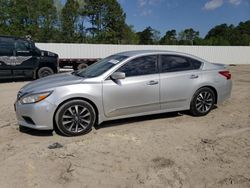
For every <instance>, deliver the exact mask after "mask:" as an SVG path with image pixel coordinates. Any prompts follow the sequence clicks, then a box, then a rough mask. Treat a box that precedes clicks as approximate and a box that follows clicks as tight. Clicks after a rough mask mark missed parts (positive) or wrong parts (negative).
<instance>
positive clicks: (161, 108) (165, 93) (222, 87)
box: [15, 51, 232, 129]
mask: <svg viewBox="0 0 250 188" xmlns="http://www.w3.org/2000/svg"><path fill="white" fill-rule="evenodd" d="M154 54H157V55H158V54H172V55H182V56H187V57H191V58H194V59H197V60H199V61H201V62H203V65H202V66H201V69H200V70H192V71H182V72H173V73H161V74H153V75H145V76H136V77H127V78H125V79H123V80H119V81H118V83H115V82H114V81H112V80H110V79H109V76H110V75H111V74H112V73H113V72H115V71H116V70H117V69H118V68H119V67H121V66H122V65H123V64H125V63H127V62H128V61H130V60H131V59H134V58H136V57H140V56H144V55H154ZM120 55H126V56H129V58H127V59H126V60H124V61H122V62H120V63H118V64H116V65H115V66H114V67H112V68H111V69H109V70H108V71H106V72H105V73H104V74H102V75H100V76H98V77H95V78H81V77H77V76H74V75H72V74H70V73H66V74H58V75H54V76H49V77H45V78H42V79H39V80H37V81H33V82H31V83H30V84H27V85H26V86H24V87H23V88H22V89H21V90H20V93H21V95H22V94H25V95H27V94H31V93H40V92H43V91H53V93H52V94H51V95H50V96H49V97H47V98H46V99H44V100H43V101H41V102H38V103H35V104H21V103H20V101H19V100H17V101H16V103H15V106H16V116H17V120H18V123H19V124H20V125H22V126H27V127H31V128H35V129H53V118H54V114H55V112H56V109H57V108H58V106H59V105H60V104H62V103H63V102H64V101H66V100H72V99H74V98H82V99H85V100H88V101H90V102H91V103H92V104H93V105H95V107H96V108H97V110H98V123H99V124H100V123H101V122H103V121H107V120H113V119H120V118H127V117H134V116H140V115H148V114H155V113H162V112H170V111H178V110H187V109H189V107H190V102H191V100H192V96H193V94H194V93H195V91H197V89H199V88H201V87H203V86H211V87H213V88H215V89H216V91H217V93H218V100H217V103H220V102H223V101H224V100H226V99H227V98H229V97H230V94H231V87H232V82H231V80H226V79H225V78H224V77H222V76H221V75H219V74H218V71H219V70H224V67H223V66H220V65H215V64H211V63H209V62H207V61H205V60H202V59H200V58H197V57H194V56H192V55H189V54H184V53H177V52H166V51H131V52H124V53H120ZM197 76H198V77H197ZM194 77H195V78H194ZM150 81H155V82H158V84H150ZM22 116H28V117H31V118H32V120H33V121H34V122H35V124H36V125H32V124H28V123H27V122H25V121H24V119H23V118H22Z"/></svg>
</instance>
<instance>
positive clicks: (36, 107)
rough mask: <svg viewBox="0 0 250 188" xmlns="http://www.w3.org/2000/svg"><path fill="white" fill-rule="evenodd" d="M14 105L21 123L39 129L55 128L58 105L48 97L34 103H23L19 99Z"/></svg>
mask: <svg viewBox="0 0 250 188" xmlns="http://www.w3.org/2000/svg"><path fill="white" fill-rule="evenodd" d="M14 106H15V111H16V117H17V121H18V124H19V125H21V126H25V127H29V128H33V129H38V130H53V116H54V112H55V110H56V106H55V105H54V104H51V103H50V102H48V101H46V99H45V100H43V101H40V102H38V103H34V104H21V103H20V102H19V101H17V102H15V104H14Z"/></svg>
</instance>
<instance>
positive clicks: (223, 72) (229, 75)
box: [219, 71, 231, 80]
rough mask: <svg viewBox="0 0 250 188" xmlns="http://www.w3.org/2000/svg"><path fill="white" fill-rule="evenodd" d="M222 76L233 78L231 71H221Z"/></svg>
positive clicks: (228, 78)
mask: <svg viewBox="0 0 250 188" xmlns="http://www.w3.org/2000/svg"><path fill="white" fill-rule="evenodd" d="M219 73H220V74H221V75H222V76H224V77H226V79H227V80H230V79H231V73H230V72H229V71H220V72H219Z"/></svg>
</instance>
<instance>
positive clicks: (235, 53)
mask: <svg viewBox="0 0 250 188" xmlns="http://www.w3.org/2000/svg"><path fill="white" fill-rule="evenodd" d="M36 46H38V47H39V48H40V49H45V50H48V51H53V52H55V53H57V54H58V55H59V66H60V68H64V67H65V68H66V66H70V67H72V68H73V69H74V70H77V69H82V68H86V67H87V66H89V65H91V64H93V63H94V62H96V61H97V60H99V59H102V58H105V57H108V56H110V55H112V54H115V53H120V52H124V51H132V50H165V51H175V52H181V53H188V54H191V55H194V56H197V57H200V58H202V59H205V60H207V61H209V62H223V63H224V64H228V65H229V64H249V63H250V53H249V51H250V47H249V46H237V48H236V47H235V46H181V45H179V46H175V45H114V44H72V43H36Z"/></svg>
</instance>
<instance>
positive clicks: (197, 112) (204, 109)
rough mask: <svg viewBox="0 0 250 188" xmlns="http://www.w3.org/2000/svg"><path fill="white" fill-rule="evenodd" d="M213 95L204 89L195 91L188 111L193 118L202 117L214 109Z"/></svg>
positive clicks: (208, 89) (211, 91)
mask: <svg viewBox="0 0 250 188" xmlns="http://www.w3.org/2000/svg"><path fill="white" fill-rule="evenodd" d="M214 103H215V95H214V92H213V90H211V89H210V88H207V87H204V88H200V89H199V90H197V91H196V92H195V94H194V96H193V99H192V102H191V105H190V111H191V113H192V114H193V115H194V116H204V115H206V114H208V113H209V112H210V111H211V110H212V109H213V107H214Z"/></svg>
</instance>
